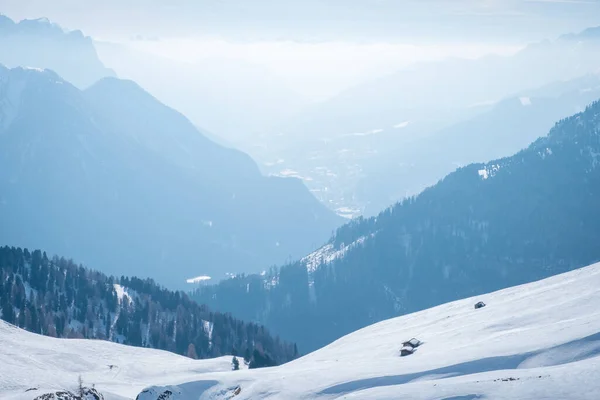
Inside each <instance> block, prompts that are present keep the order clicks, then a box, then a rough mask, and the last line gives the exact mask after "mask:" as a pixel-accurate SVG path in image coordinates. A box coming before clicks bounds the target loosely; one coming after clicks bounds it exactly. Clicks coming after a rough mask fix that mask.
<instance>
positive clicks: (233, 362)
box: [231, 356, 240, 371]
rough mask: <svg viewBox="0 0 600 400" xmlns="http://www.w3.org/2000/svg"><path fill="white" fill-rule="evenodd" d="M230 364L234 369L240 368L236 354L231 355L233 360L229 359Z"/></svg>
mask: <svg viewBox="0 0 600 400" xmlns="http://www.w3.org/2000/svg"><path fill="white" fill-rule="evenodd" d="M231 365H232V368H233V370H234V371H238V370H239V369H240V362H239V361H238V359H237V357H236V356H233V360H231Z"/></svg>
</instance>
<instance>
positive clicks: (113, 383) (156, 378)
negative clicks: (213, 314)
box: [0, 321, 244, 400]
mask: <svg viewBox="0 0 600 400" xmlns="http://www.w3.org/2000/svg"><path fill="white" fill-rule="evenodd" d="M231 360H232V358H231V357H220V358H215V359H210V360H192V359H190V358H187V357H183V356H179V355H176V354H173V353H169V352H166V351H161V350H154V349H145V348H140V347H131V346H124V345H120V344H116V343H112V342H107V341H102V340H84V339H55V338H50V337H46V336H41V335H37V334H33V333H30V332H27V331H24V330H22V329H19V328H16V327H14V326H12V325H9V324H7V323H6V322H4V321H0V399H2V400H4V399H10V400H21V399H27V400H30V399H33V398H35V397H36V396H39V395H40V394H43V393H48V392H53V391H56V390H71V391H73V390H75V388H76V387H77V380H78V377H79V375H81V377H82V379H83V383H84V385H86V386H92V385H95V387H96V389H98V390H99V391H100V392H101V393H102V394H103V395H104V398H105V400H120V399H123V398H125V399H131V398H135V397H136V395H137V394H138V393H139V392H140V391H141V390H142V389H143V388H145V387H147V386H149V385H156V384H167V383H173V384H178V383H182V382H187V381H191V380H194V379H198V376H200V375H201V374H203V373H206V372H215V371H229V372H231V373H233V371H231ZM240 367H241V368H242V367H244V366H243V363H240ZM32 388H37V390H29V391H27V390H28V389H32Z"/></svg>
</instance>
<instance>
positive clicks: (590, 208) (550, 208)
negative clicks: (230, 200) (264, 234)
mask: <svg viewBox="0 0 600 400" xmlns="http://www.w3.org/2000/svg"><path fill="white" fill-rule="evenodd" d="M599 132H600V102H598V101H596V102H594V103H593V104H591V105H590V106H588V107H587V108H586V110H585V111H584V112H582V113H580V114H577V115H575V116H572V117H569V118H566V119H564V120H562V121H560V122H559V123H557V124H556V125H555V127H554V128H552V129H551V130H550V132H549V134H548V136H547V137H542V138H539V139H538V140H536V141H535V142H533V143H532V144H531V145H530V146H529V147H528V148H526V149H524V150H522V151H520V152H519V153H516V154H515V155H513V156H511V157H506V158H502V159H498V160H494V161H490V162H487V163H479V164H471V165H468V166H466V167H461V168H459V169H458V170H457V171H455V172H454V173H451V174H449V175H448V176H446V177H445V178H444V179H442V180H441V181H440V182H439V183H438V184H436V185H434V186H432V187H430V188H428V189H425V190H424V191H423V192H422V193H421V194H419V195H418V196H415V197H411V198H407V199H405V200H403V201H402V202H399V203H397V204H396V205H395V206H393V207H390V208H388V209H386V210H384V211H383V212H381V213H380V214H379V215H378V216H376V217H372V218H368V219H367V218H359V219H356V220H354V221H351V222H350V223H348V224H346V225H344V226H342V227H340V228H338V230H337V231H336V234H335V235H334V237H333V238H332V240H331V241H330V242H329V243H328V244H327V245H326V246H325V247H324V248H322V250H324V249H326V251H322V252H321V253H319V251H317V252H316V253H313V254H312V256H311V257H305V258H304V259H300V260H298V261H296V262H293V263H291V264H288V265H284V266H282V267H281V268H279V269H273V270H271V271H269V273H267V274H266V276H264V277H261V276H240V277H237V278H234V279H230V280H226V281H223V282H221V283H220V284H219V285H216V286H208V287H203V288H200V289H198V290H197V291H196V293H195V295H194V298H195V299H197V300H199V301H203V302H206V303H207V304H209V305H211V306H212V307H213V308H216V309H219V310H226V311H229V312H232V313H233V315H236V316H243V317H244V318H246V319H248V320H254V321H261V322H262V323H265V324H266V325H267V326H269V327H270V328H271V329H272V330H273V331H275V332H278V333H279V334H282V335H284V336H286V337H289V338H290V339H292V340H294V341H296V342H297V343H298V344H299V346H300V349H301V351H307V350H312V349H315V348H317V347H320V346H322V345H325V344H327V343H329V342H330V341H331V340H334V339H336V338H337V337H340V336H341V335H342V334H344V333H348V332H350V331H353V330H356V329H359V328H361V327H363V326H365V325H367V324H369V323H373V322H376V321H379V320H382V319H385V318H389V317H392V316H397V315H402V314H405V313H408V312H414V311H418V310H422V309H424V308H427V307H431V306H434V305H436V304H441V303H444V302H448V301H452V300H455V299H456V298H459V297H465V296H471V295H475V294H478V293H485V292H488V291H492V290H498V289H501V288H503V287H509V286H514V285H517V284H521V283H525V282H530V281H533V280H537V279H542V278H544V277H547V276H550V275H554V274H557V273H561V272H565V271H569V270H571V269H573V268H577V267H580V266H583V265H587V264H590V263H592V262H595V261H598V260H599V259H600V252H599V251H598V247H597V243H598V241H599V240H600V231H598V229H597V226H600V224H599V223H598V222H599V221H600V213H599V212H598V208H597V206H596V202H595V198H597V196H600V193H599V192H598V188H600V173H599V172H600V170H599V169H598V166H599V165H600V134H599ZM557 226H559V227H560V229H557V228H556V227H557ZM525 266H526V268H525ZM271 282H273V283H271ZM306 325H310V326H314V327H317V328H314V329H312V330H311V332H310V333H307V332H305V331H302V330H301V329H300V327H302V326H306Z"/></svg>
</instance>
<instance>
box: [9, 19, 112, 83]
mask: <svg viewBox="0 0 600 400" xmlns="http://www.w3.org/2000/svg"><path fill="white" fill-rule="evenodd" d="M0 64H4V65H6V66H8V67H11V68H14V67H19V66H21V67H33V68H42V69H43V68H48V69H51V70H54V71H56V72H57V73H58V74H60V75H61V76H62V77H64V78H65V79H66V80H68V81H69V82H71V83H73V84H74V85H76V86H78V87H80V88H85V87H88V86H90V85H91V84H93V83H94V82H96V81H97V80H99V79H101V78H103V77H106V76H114V72H113V71H112V70H110V69H108V68H106V67H104V65H103V64H102V62H101V61H100V59H99V58H98V55H97V54H96V49H95V48H94V44H93V43H92V40H91V38H89V37H86V36H84V35H83V33H81V31H72V32H65V31H64V30H63V29H62V28H61V27H60V26H58V25H56V24H53V23H51V22H50V21H48V20H47V19H37V20H23V21H20V22H18V23H15V22H14V21H12V20H11V19H10V18H8V17H6V16H4V15H0Z"/></svg>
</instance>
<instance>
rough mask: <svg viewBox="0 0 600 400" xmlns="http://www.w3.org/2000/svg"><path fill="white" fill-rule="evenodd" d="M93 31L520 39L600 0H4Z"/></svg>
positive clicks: (581, 17) (27, 12) (573, 23)
mask: <svg viewBox="0 0 600 400" xmlns="http://www.w3.org/2000/svg"><path fill="white" fill-rule="evenodd" d="M0 11H1V12H4V13H6V14H8V15H9V16H12V17H15V18H19V19H20V18H24V17H38V16H40V15H43V16H46V17H48V18H50V19H52V20H55V21H57V22H59V23H61V24H62V25H64V26H66V27H69V28H82V29H84V31H85V32H86V33H87V34H90V35H93V36H105V35H116V34H118V35H138V34H139V35H144V36H160V37H164V36H181V35H198V34H203V35H205V34H209V35H220V36H224V37H227V38H229V39H232V38H235V39H237V40H243V39H245V38H246V39H247V38H262V39H267V40H273V39H281V38H285V39H294V40H352V41H356V40H362V41H369V40H374V41H380V40H382V39H384V40H388V41H389V40H400V41H403V42H406V41H415V40H420V41H422V40H433V41H435V42H439V41H440V40H441V39H445V40H451V41H455V40H474V39H475V40H480V41H481V40H483V41H490V40H495V41H500V42H508V41H511V42H519V43H520V42H523V41H531V40H538V39H539V38H541V37H552V36H556V35H559V34H561V33H564V32H569V31H574V30H575V31H576V30H581V29H583V28H585V27H587V26H590V25H597V24H599V23H600V22H599V21H598V16H599V15H600V0H0Z"/></svg>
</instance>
